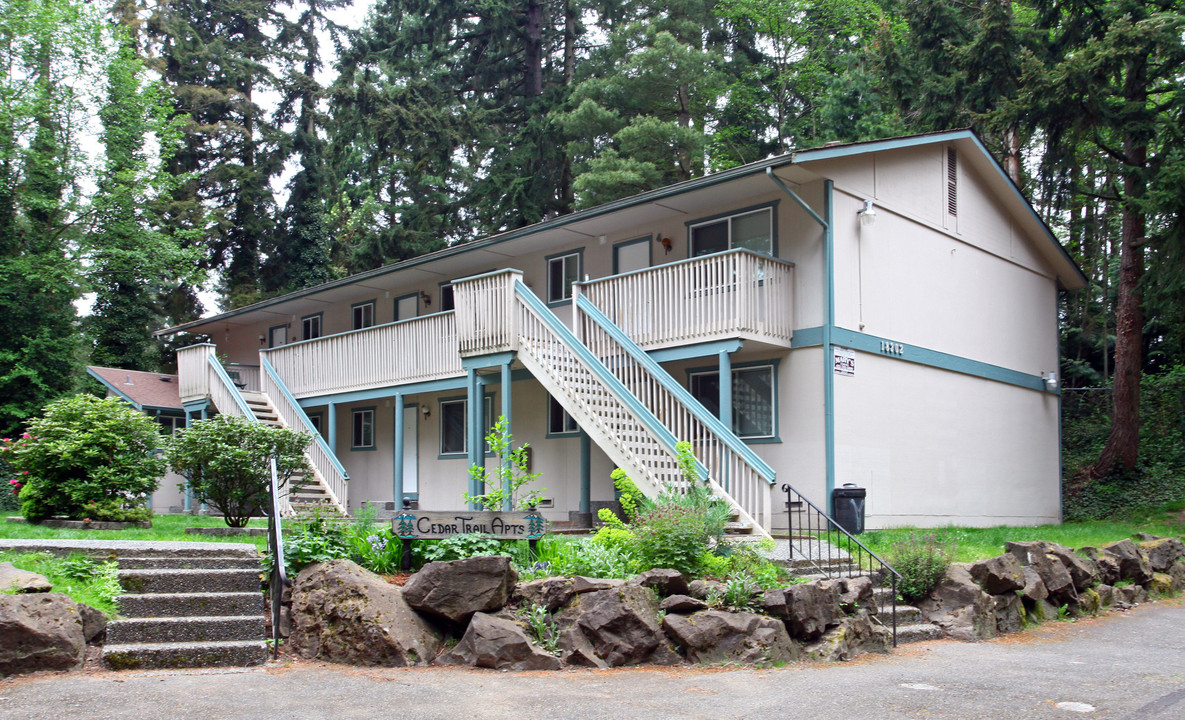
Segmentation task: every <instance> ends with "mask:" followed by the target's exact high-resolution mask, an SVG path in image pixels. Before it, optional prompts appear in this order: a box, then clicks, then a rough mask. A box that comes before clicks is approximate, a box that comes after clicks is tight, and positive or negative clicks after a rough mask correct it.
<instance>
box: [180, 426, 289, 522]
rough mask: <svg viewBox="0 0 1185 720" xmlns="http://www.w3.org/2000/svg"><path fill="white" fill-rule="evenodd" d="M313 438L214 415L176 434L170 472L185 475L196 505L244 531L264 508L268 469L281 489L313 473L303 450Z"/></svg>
mask: <svg viewBox="0 0 1185 720" xmlns="http://www.w3.org/2000/svg"><path fill="white" fill-rule="evenodd" d="M311 440H312V435H310V434H308V433H304V432H297V431H295V430H290V429H288V428H282V427H274V426H271V425H265V424H264V423H261V422H255V421H252V420H247V419H245V418H241V417H236V416H232V415H218V416H216V417H214V418H213V419H210V420H203V421H201V422H198V423H195V424H194V425H193V426H192V427H189V428H186V429H184V430H179V431H178V432H177V434H175V435H174V436H173V440H172V442H171V443H170V444H169V449H168V461H169V465H170V466H172V468H173V470H175V471H176V472H179V473H183V474H184V473H188V475H189V487H190V488H191V490H192V492H193V497H194V499H195V500H196V501H197V502H201V503H205V504H207V505H209V506H210V507H212V508H214V509H215V510H217V511H218V512H220V513H221V514H222V515H223V516H224V517H225V518H226V524H227V525H229V526H231V527H244V526H245V525H246V524H247V521H248V520H249V519H251V517H252V516H256V515H260V514H261V513H262V511H263V509H264V508H265V507H267V505H268V503H269V499H270V494H271V489H270V488H271V466H270V464H269V460H270V459H271V458H273V457H274V458H275V459H276V473H277V476H278V478H279V483H280V486H281V487H283V485H284V484H285V483H287V482H288V481H289V479H291V478H292V476H293V475H297V474H300V473H304V474H308V473H311V472H312V468H311V467H310V466H309V463H308V460H306V459H305V456H304V451H305V448H306V447H308V444H309V442H310V441H311Z"/></svg>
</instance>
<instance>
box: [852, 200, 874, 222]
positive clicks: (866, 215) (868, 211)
mask: <svg viewBox="0 0 1185 720" xmlns="http://www.w3.org/2000/svg"><path fill="white" fill-rule="evenodd" d="M856 216H857V217H858V218H860V224H861V225H864V226H868V225H871V224H873V223H874V222H876V208H875V207H873V205H872V201H871V200H865V201H864V209H863V210H861V211H860V212H858V213H856Z"/></svg>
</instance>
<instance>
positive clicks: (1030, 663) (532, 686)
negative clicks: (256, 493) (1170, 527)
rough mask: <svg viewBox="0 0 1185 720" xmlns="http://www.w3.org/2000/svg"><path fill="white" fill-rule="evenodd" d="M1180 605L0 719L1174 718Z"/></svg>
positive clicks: (339, 677)
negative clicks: (721, 661) (698, 664)
mask: <svg viewBox="0 0 1185 720" xmlns="http://www.w3.org/2000/svg"><path fill="white" fill-rule="evenodd" d="M1183 628H1185V603H1182V602H1181V601H1179V600H1177V601H1168V602H1164V603H1157V604H1151V605H1144V606H1140V607H1138V608H1136V609H1134V610H1131V611H1129V612H1126V613H1116V614H1111V615H1107V616H1105V617H1102V618H1098V619H1090V620H1084V621H1080V622H1078V623H1058V622H1054V623H1049V624H1047V625H1045V626H1043V627H1041V628H1037V629H1034V630H1030V631H1027V632H1024V633H1021V634H1019V635H1013V636H1009V637H1006V638H1002V639H998V640H993V641H990V642H984V643H978V644H973V645H969V644H962V643H956V642H952V641H936V642H928V643H920V644H917V645H910V646H908V647H906V648H904V649H900V650H898V651H897V652H896V653H895V654H894V655H890V656H866V657H864V658H861V659H860V660H858V661H856V662H851V663H843V664H834V665H821V664H801V665H793V666H787V667H783V668H777V669H771V670H729V669H719V668H707V669H698V668H697V669H691V670H686V669H665V668H644V669H625V670H609V671H596V670H573V671H565V672H556V673H501V672H493V671H480V670H459V669H451V668H449V669H446V668H417V669H379V668H347V667H341V666H330V665H321V664H315V663H299V664H294V665H288V666H270V667H266V668H257V669H245V670H230V671H228V670H208V671H150V672H124V673H108V672H99V673H93V674H87V673H72V674H70V673H67V674H57V675H43V676H40V677H27V678H10V679H8V680H3V681H0V718H21V719H22V720H37V719H39V718H46V719H53V720H57V719H58V718H63V717H86V718H91V719H93V720H101V719H103V718H113V719H114V718H120V719H127V720H136V719H138V718H144V719H145V720H148V719H151V720H157V719H158V718H162V717H164V718H201V719H202V720H216V719H218V718H252V719H256V718H285V719H287V718H333V719H334V720H349V719H351V718H409V719H411V718H414V719H415V720H436V719H440V720H453V719H455V718H481V719H482V720H502V719H505V720H529V719H531V718H563V719H564V720H573V719H582V718H606V719H612V720H624V719H627V718H645V719H647V720H651V719H662V720H665V719H667V718H678V719H682V718H704V719H711V720H719V719H727V718H771V719H775V718H776V719H777V720H784V719H789V720H794V719H798V718H801V719H803V720H808V719H809V720H898V719H906V718H909V719H911V720H912V719H914V718H936V717H940V718H963V719H966V720H993V719H997V718H998V719H1001V720H1003V719H1008V720H1045V719H1046V718H1050V719H1054V718H1061V719H1067V718H1099V719H1105V720H1181V719H1182V718H1185V650H1183V647H1185V642H1183V641H1185V630H1183Z"/></svg>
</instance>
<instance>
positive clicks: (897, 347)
mask: <svg viewBox="0 0 1185 720" xmlns="http://www.w3.org/2000/svg"><path fill="white" fill-rule="evenodd" d="M881 352H882V353H884V354H885V355H904V354H905V346H904V345H902V344H901V343H899V342H891V341H889V340H881Z"/></svg>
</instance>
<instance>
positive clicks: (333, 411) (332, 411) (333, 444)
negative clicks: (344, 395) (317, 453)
mask: <svg viewBox="0 0 1185 720" xmlns="http://www.w3.org/2000/svg"><path fill="white" fill-rule="evenodd" d="M302 407H303V406H302ZM326 412H327V413H328V415H329V441H328V442H329V449H330V451H331V452H330V454H331V455H332V456H333V457H337V403H335V402H331V403H329V404H328V407H327V408H326Z"/></svg>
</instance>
